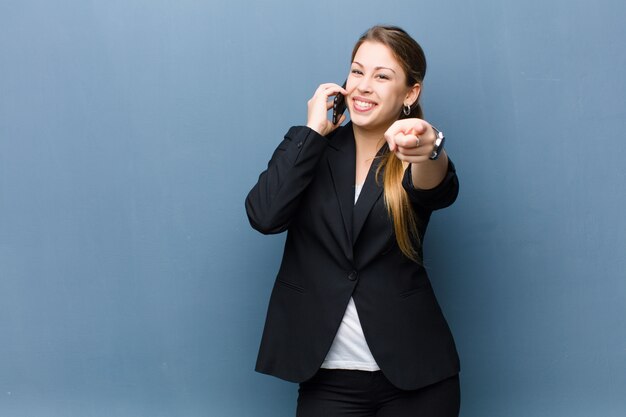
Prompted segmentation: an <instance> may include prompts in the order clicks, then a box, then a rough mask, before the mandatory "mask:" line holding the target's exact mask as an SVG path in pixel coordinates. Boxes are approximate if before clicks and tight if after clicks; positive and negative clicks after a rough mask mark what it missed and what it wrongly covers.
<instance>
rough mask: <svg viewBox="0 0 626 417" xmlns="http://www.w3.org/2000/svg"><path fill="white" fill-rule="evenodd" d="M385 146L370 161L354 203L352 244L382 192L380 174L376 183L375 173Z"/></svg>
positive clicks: (385, 148)
mask: <svg viewBox="0 0 626 417" xmlns="http://www.w3.org/2000/svg"><path fill="white" fill-rule="evenodd" d="M387 149H388V148H387V144H384V145H383V146H382V147H381V148H380V150H379V151H378V153H377V154H376V157H375V158H374V160H373V161H372V165H371V166H370V169H369V171H368V173H367V177H366V178H365V183H364V184H363V189H362V190H361V194H360V195H359V198H358V200H357V201H356V205H355V206H354V214H353V217H352V229H353V231H352V242H353V244H354V242H356V241H357V239H358V238H359V234H360V233H361V229H362V228H363V225H364V224H365V220H367V216H368V215H369V213H370V211H372V207H374V204H375V203H376V201H377V200H378V199H379V198H380V196H381V194H382V192H383V184H382V172H381V175H380V176H379V182H377V181H376V171H377V170H378V166H379V165H380V163H381V161H382V158H383V155H384V154H385V151H386V150H387Z"/></svg>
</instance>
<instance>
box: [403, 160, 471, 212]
mask: <svg viewBox="0 0 626 417" xmlns="http://www.w3.org/2000/svg"><path fill="white" fill-rule="evenodd" d="M402 186H403V187H404V189H405V190H406V192H407V194H408V195H409V200H411V202H412V203H413V204H415V205H417V206H421V207H423V208H425V209H428V210H438V209H442V208H445V207H448V206H450V205H452V203H454V201H455V200H456V197H457V196H458V194H459V180H458V178H457V175H456V168H455V167H454V164H453V163H452V160H450V159H448V171H447V172H446V175H445V177H444V178H443V180H441V182H440V183H439V185H437V186H436V187H435V188H431V189H429V190H421V189H419V188H415V187H414V186H413V180H412V176H411V164H409V166H408V168H407V169H406V170H405V171H404V177H403V178H402Z"/></svg>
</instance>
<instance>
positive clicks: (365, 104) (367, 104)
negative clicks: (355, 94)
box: [353, 98, 376, 112]
mask: <svg viewBox="0 0 626 417" xmlns="http://www.w3.org/2000/svg"><path fill="white" fill-rule="evenodd" d="M353 103H354V109H355V110H356V111H361V112H366V111H369V110H371V109H373V108H374V107H375V106H376V103H372V102H371V101H363V100H359V99H358V98H355V99H353Z"/></svg>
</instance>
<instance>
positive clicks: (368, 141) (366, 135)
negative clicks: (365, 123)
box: [352, 125, 385, 158]
mask: <svg viewBox="0 0 626 417" xmlns="http://www.w3.org/2000/svg"><path fill="white" fill-rule="evenodd" d="M352 129H353V131H354V141H355V144H356V149H357V154H362V155H369V156H370V157H372V158H373V157H374V156H375V155H376V153H377V152H378V150H379V149H380V147H381V146H383V144H384V143H385V138H384V134H385V129H378V130H365V129H362V128H360V127H358V126H354V125H353V126H352Z"/></svg>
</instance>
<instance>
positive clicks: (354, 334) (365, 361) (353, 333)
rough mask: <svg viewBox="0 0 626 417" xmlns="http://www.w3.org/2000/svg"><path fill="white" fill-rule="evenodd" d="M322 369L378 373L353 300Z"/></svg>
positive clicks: (356, 192) (356, 193)
mask: <svg viewBox="0 0 626 417" xmlns="http://www.w3.org/2000/svg"><path fill="white" fill-rule="evenodd" d="M362 189H363V185H362V184H361V185H355V187H354V203H355V204H356V201H357V200H358V198H359V194H361V190H362ZM322 368H326V369H352V370H359V371H378V370H380V368H379V367H378V364H377V363H376V361H375V360H374V357H373V356H372V352H371V351H370V348H369V346H367V341H366V340H365V335H364V334H363V328H361V321H360V320H359V314H358V313H357V311H356V306H355V305H354V299H353V298H352V297H350V302H349V303H348V307H347V308H346V312H345V313H344V315H343V319H342V320H341V325H340V326H339V330H337V334H336V335H335V340H333V344H332V346H331V347H330V350H329V351H328V354H327V355H326V359H324V362H323V363H322Z"/></svg>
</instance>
